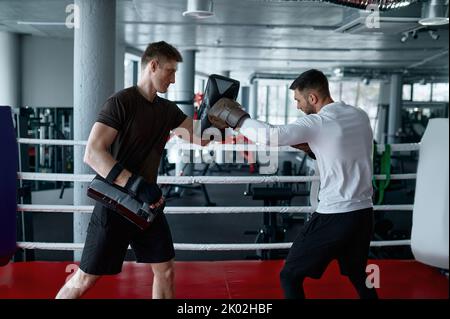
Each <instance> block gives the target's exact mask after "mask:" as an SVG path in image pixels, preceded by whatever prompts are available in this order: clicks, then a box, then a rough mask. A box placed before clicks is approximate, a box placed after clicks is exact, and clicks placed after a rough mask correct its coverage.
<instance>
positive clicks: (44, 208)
mask: <svg viewBox="0 0 450 319" xmlns="http://www.w3.org/2000/svg"><path fill="white" fill-rule="evenodd" d="M17 141H18V143H21V144H39V145H69V146H74V145H82V146H85V145H86V144H87V142H86V141H73V140H51V139H28V138H19V139H17ZM166 148H167V149H171V148H176V149H182V150H206V151H271V152H279V151H287V152H293V151H295V152H298V151H299V150H298V149H295V148H292V147H289V146H284V147H268V146H260V145H255V144H210V145H208V146H206V147H201V146H198V145H192V144H187V143H167V144H166ZM419 149H420V143H409V144H391V150H392V151H399V152H402V151H418V150H419ZM377 150H378V152H383V151H384V150H385V145H383V144H379V145H377ZM374 177H375V179H377V180H384V179H386V175H374ZM18 178H19V179H23V180H45V181H68V182H90V181H91V180H92V179H93V178H94V175H93V174H78V175H74V174H55V173H30V172H19V173H18ZM415 178H416V174H392V175H391V176H390V179H391V180H396V179H415ZM318 180H319V176H317V175H315V176H274V175H269V176H256V177H255V176H159V177H158V180H157V182H158V183H159V184H195V183H202V184H247V183H252V184H256V183H277V182H286V183H295V182H314V181H318ZM412 209H413V205H376V206H374V210H375V211H383V210H397V211H411V210H412ZM92 210H93V206H89V205H85V206H71V205H18V211H22V212H78V213H91V212H92ZM313 210H314V208H313V207H311V206H289V207H284V206H283V207H281V206H278V207H277V206H272V207H270V206H269V207H166V208H165V213H168V214H204V213H260V212H277V213H311V212H313ZM410 244H411V241H410V240H391V241H373V242H371V243H370V246H371V247H382V246H408V245H410ZM17 245H18V247H20V248H23V249H44V250H81V249H83V247H84V244H82V243H43V242H18V243H17ZM291 245H292V243H269V244H253V243H247V244H188V243H175V244H174V247H175V249H176V250H192V251H232V250H258V249H264V250H272V249H289V248H290V247H291ZM129 248H130V247H129Z"/></svg>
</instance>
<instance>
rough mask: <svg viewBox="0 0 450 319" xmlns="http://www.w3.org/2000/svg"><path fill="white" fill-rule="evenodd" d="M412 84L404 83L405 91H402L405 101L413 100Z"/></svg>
mask: <svg viewBox="0 0 450 319" xmlns="http://www.w3.org/2000/svg"><path fill="white" fill-rule="evenodd" d="M411 90H412V85H411V84H403V92H402V100H403V101H411Z"/></svg>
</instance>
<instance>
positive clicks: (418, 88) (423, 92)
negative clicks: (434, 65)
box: [413, 83, 431, 102]
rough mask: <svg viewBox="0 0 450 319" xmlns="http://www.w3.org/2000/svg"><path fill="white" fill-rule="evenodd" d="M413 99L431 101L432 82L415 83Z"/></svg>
mask: <svg viewBox="0 0 450 319" xmlns="http://www.w3.org/2000/svg"><path fill="white" fill-rule="evenodd" d="M413 101H417V102H429V101H431V84H430V83H427V84H420V83H414V85H413Z"/></svg>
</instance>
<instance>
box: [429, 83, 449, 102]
mask: <svg viewBox="0 0 450 319" xmlns="http://www.w3.org/2000/svg"><path fill="white" fill-rule="evenodd" d="M432 100H433V101H434V102H448V83H433V96H432Z"/></svg>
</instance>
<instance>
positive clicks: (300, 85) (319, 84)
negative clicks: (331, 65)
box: [289, 69, 330, 96]
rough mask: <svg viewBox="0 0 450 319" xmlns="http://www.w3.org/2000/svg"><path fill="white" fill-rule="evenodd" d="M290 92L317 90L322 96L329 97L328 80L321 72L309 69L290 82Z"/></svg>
mask: <svg viewBox="0 0 450 319" xmlns="http://www.w3.org/2000/svg"><path fill="white" fill-rule="evenodd" d="M289 88H290V89H291V90H297V89H298V90H299V91H303V90H305V89H314V90H317V91H318V92H319V93H320V94H321V95H322V96H330V88H329V86H328V79H327V77H326V76H325V74H323V72H321V71H319V70H316V69H311V70H308V71H305V72H303V73H302V74H300V75H299V76H298V78H296V79H295V80H294V82H292V84H291V86H290V87H289Z"/></svg>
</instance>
